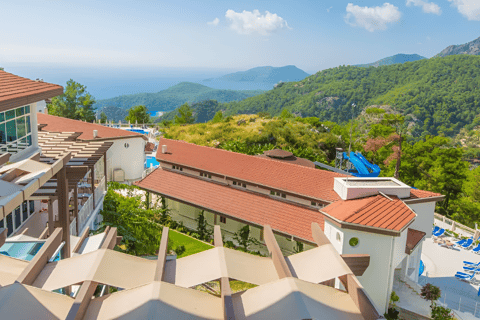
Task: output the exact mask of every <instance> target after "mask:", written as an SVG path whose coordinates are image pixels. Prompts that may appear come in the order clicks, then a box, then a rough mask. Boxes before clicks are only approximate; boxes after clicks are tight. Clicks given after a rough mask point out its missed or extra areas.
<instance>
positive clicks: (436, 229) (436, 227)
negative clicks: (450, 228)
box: [432, 226, 440, 234]
mask: <svg viewBox="0 0 480 320" xmlns="http://www.w3.org/2000/svg"><path fill="white" fill-rule="evenodd" d="M438 230H440V227H439V226H435V228H433V232H432V233H433V234H435V233H437V232H438Z"/></svg>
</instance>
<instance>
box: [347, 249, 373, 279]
mask: <svg viewBox="0 0 480 320" xmlns="http://www.w3.org/2000/svg"><path fill="white" fill-rule="evenodd" d="M341 257H342V258H343V261H345V263H346V264H347V266H348V267H349V268H350V270H352V272H353V274H354V275H355V276H357V277H359V276H362V275H363V274H364V272H365V270H367V268H368V266H369V265H370V255H369V254H342V255H341Z"/></svg>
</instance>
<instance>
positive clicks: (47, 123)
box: [37, 113, 148, 184]
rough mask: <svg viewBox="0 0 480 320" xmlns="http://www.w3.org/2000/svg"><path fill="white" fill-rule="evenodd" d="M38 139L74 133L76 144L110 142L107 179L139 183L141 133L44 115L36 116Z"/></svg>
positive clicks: (142, 155)
mask: <svg viewBox="0 0 480 320" xmlns="http://www.w3.org/2000/svg"><path fill="white" fill-rule="evenodd" d="M37 117H38V125H39V128H40V129H39V130H40V136H42V133H43V132H76V133H80V135H77V136H76V137H75V141H78V142H84V143H89V142H99V141H105V142H111V143H112V146H111V148H110V149H109V151H108V152H107V167H108V170H107V179H108V181H117V182H122V183H128V184H130V183H132V182H134V181H137V180H140V179H141V178H142V174H143V171H144V166H145V160H146V157H145V147H146V144H147V142H148V139H147V137H146V136H144V135H143V134H141V133H137V132H131V131H128V130H122V129H117V128H110V127H107V126H103V125H100V124H95V123H88V122H83V121H78V120H72V119H67V118H62V117H56V116H52V115H48V114H40V113H39V114H38V115H37Z"/></svg>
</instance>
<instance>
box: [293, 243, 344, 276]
mask: <svg viewBox="0 0 480 320" xmlns="http://www.w3.org/2000/svg"><path fill="white" fill-rule="evenodd" d="M285 260H287V264H290V265H291V267H292V268H293V270H294V272H295V275H296V277H298V278H299V279H302V280H305V281H308V282H313V283H320V282H323V281H327V280H330V279H334V278H338V277H340V276H343V275H346V274H349V273H352V271H351V270H350V268H349V267H348V266H347V264H346V263H345V261H344V260H343V259H342V257H340V256H339V255H338V253H337V251H336V250H335V248H334V247H333V246H332V245H331V244H326V245H323V246H320V247H317V248H313V249H310V250H307V251H304V252H300V253H297V254H294V255H291V256H288V257H285Z"/></svg>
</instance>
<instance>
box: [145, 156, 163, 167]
mask: <svg viewBox="0 0 480 320" xmlns="http://www.w3.org/2000/svg"><path fill="white" fill-rule="evenodd" d="M159 164H160V163H159V162H158V161H157V159H155V157H152V156H147V160H146V161H145V168H150V166H153V167H158V165H159Z"/></svg>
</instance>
